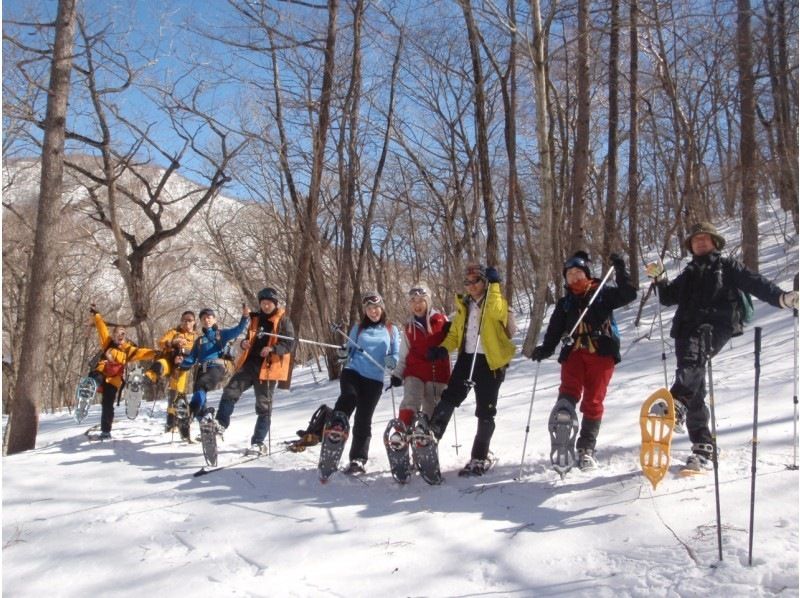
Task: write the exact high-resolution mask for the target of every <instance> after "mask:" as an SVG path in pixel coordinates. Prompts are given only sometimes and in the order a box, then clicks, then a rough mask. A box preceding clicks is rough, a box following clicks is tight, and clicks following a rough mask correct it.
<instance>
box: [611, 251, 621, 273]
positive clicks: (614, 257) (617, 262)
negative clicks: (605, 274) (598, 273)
mask: <svg viewBox="0 0 800 598" xmlns="http://www.w3.org/2000/svg"><path fill="white" fill-rule="evenodd" d="M608 261H609V262H611V265H612V266H614V270H616V271H617V272H625V260H624V259H622V256H621V255H619V254H618V253H612V254H611V255H609V256H608Z"/></svg>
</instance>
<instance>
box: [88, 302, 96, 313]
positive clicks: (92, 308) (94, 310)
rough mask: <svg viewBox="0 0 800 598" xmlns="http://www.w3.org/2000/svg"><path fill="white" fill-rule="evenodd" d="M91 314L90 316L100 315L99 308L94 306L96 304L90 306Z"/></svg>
mask: <svg viewBox="0 0 800 598" xmlns="http://www.w3.org/2000/svg"><path fill="white" fill-rule="evenodd" d="M89 313H90V314H92V315H95V314H96V313H98V311H97V307H96V306H95V304H94V303H92V304H91V305H90V306H89Z"/></svg>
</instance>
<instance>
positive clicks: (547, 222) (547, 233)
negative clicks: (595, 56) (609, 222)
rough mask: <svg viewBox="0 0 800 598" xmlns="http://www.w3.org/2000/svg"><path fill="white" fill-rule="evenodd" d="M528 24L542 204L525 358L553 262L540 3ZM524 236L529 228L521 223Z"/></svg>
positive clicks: (533, 257) (533, 8) (551, 188)
mask: <svg viewBox="0 0 800 598" xmlns="http://www.w3.org/2000/svg"><path fill="white" fill-rule="evenodd" d="M531 23H532V26H533V43H532V44H531V48H530V51H531V52H532V54H533V55H532V60H531V62H532V64H533V92H534V96H535V99H536V145H537V148H538V151H539V169H540V172H541V177H540V178H541V185H542V188H541V202H540V205H539V239H541V240H542V242H541V243H539V244H538V249H539V251H538V260H537V259H536V258H537V256H536V255H535V253H534V251H533V250H532V248H531V247H530V244H529V251H530V252H531V260H532V262H533V264H534V289H533V305H532V307H531V314H530V325H529V327H528V331H527V333H526V334H525V341H524V343H523V345H522V352H523V354H524V355H530V354H531V352H532V351H533V348H534V347H535V346H536V342H537V339H538V338H539V333H540V332H541V328H542V319H543V318H544V311H545V305H546V298H547V283H548V281H549V280H550V264H551V262H552V260H553V256H552V252H551V248H552V239H553V236H554V235H553V204H554V191H555V181H554V177H553V160H552V154H551V152H550V148H551V146H550V121H549V112H550V110H549V107H548V98H547V57H546V55H545V47H546V44H545V33H544V31H543V28H542V11H541V6H540V4H539V0H531ZM522 225H523V228H524V229H525V231H526V234H527V232H528V230H529V229H530V227H528V226H527V225H526V224H525V222H523V223H522Z"/></svg>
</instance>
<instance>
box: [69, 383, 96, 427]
mask: <svg viewBox="0 0 800 598" xmlns="http://www.w3.org/2000/svg"><path fill="white" fill-rule="evenodd" d="M96 392H97V381H96V380H95V379H94V378H90V377H89V376H84V377H83V378H81V379H80V381H79V382H78V388H77V389H76V390H75V413H74V417H75V421H76V422H77V423H81V422H82V421H83V420H84V418H85V417H86V416H87V415H88V414H89V407H91V406H92V402H93V401H94V395H95V393H96Z"/></svg>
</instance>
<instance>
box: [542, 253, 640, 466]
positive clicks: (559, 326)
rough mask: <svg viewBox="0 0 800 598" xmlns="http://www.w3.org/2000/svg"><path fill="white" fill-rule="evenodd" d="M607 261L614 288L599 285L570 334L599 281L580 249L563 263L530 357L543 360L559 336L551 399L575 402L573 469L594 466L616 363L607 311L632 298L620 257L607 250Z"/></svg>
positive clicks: (613, 330) (610, 312) (614, 338)
mask: <svg viewBox="0 0 800 598" xmlns="http://www.w3.org/2000/svg"><path fill="white" fill-rule="evenodd" d="M609 261H610V262H611V263H612V264H613V266H614V270H615V275H616V277H615V278H616V286H609V285H605V286H603V288H601V289H600V292H599V293H598V295H597V297H596V298H595V300H594V302H593V303H592V304H591V306H589V309H588V311H587V312H586V315H585V316H584V317H583V320H581V323H580V324H579V325H578V327H577V328H576V329H575V331H574V332H573V334H572V337H571V338H565V336H566V335H568V334H569V332H570V331H571V330H572V329H573V328H574V327H575V324H576V323H577V322H578V318H580V315H581V314H582V313H583V311H584V309H586V306H587V305H588V304H589V301H590V300H591V298H592V296H593V295H594V294H595V292H596V291H597V289H598V287H599V286H600V282H601V281H600V279H597V278H592V274H591V270H590V269H589V264H590V260H589V256H588V255H587V254H586V252H583V251H578V252H576V253H575V255H573V256H572V257H571V258H569V259H568V260H567V261H566V262H565V263H564V270H563V274H564V280H565V282H566V289H567V292H566V294H565V295H564V297H562V298H561V299H559V300H558V303H556V308H555V311H554V312H553V315H552V316H551V317H550V323H549V324H548V326H547V331H546V332H545V335H544V341H543V342H542V344H541V345H539V346H538V347H536V348H535V349H534V350H533V354H532V355H531V359H533V360H534V361H541V360H542V359H546V358H547V357H550V356H551V355H552V354H553V352H554V351H555V349H556V346H557V345H558V343H559V342H560V341H562V340H564V346H563V347H562V349H561V353H560V354H559V356H558V362H559V363H560V364H561V385H560V386H559V389H558V397H557V399H556V401H558V400H559V399H566V400H568V401H570V402H571V403H572V404H573V405H577V403H578V402H580V403H581V413H582V414H583V418H582V420H581V428H580V433H579V435H578V440H577V443H576V448H577V449H578V467H580V469H582V470H588V469H594V468H595V467H596V466H597V461H596V460H595V458H594V451H595V445H596V443H597V435H598V433H599V431H600V423H601V421H602V419H603V400H604V399H605V396H606V392H607V390H608V384H609V382H610V381H611V376H612V375H613V374H614V366H615V365H616V364H617V363H619V362H620V361H621V357H620V352H619V335H618V334H617V332H616V323H615V322H614V315H613V310H614V309H616V308H618V307H622V306H623V305H627V304H628V303H630V302H631V301H633V300H634V299H636V288H635V287H634V286H633V285H632V284H631V280H630V276H629V275H628V272H627V270H626V269H625V262H624V260H623V259H622V258H621V257H620V256H618V255H616V254H612V255H611V256H610V257H609Z"/></svg>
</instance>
